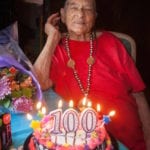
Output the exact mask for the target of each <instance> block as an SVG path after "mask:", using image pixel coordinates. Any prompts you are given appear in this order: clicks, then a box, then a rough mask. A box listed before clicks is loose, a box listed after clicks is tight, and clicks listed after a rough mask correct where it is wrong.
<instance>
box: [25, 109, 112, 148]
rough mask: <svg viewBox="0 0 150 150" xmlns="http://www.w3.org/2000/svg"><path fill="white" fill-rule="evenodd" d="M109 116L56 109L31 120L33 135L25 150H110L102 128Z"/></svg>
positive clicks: (110, 144) (90, 110) (88, 110)
mask: <svg viewBox="0 0 150 150" xmlns="http://www.w3.org/2000/svg"><path fill="white" fill-rule="evenodd" d="M109 120H110V118H109V116H108V115H107V116H105V117H103V118H99V117H98V115H97V112H96V111H95V110H94V109H92V108H86V109H84V110H83V111H82V112H80V113H79V112H77V111H76V110H75V109H73V108H69V109H67V110H65V111H64V113H62V110H61V109H56V110H54V111H52V112H50V113H49V114H48V115H45V116H44V117H43V118H42V120H41V121H37V120H32V123H31V127H32V128H33V130H34V132H33V133H32V135H31V136H30V138H29V139H28V142H27V143H25V144H24V145H25V147H26V148H25V149H26V150H27V149H29V150H52V149H53V150H55V149H56V150H64V149H67V150H74V149H75V150H77V149H78V150H95V149H97V150H102V149H103V150H112V149H114V148H113V145H112V142H111V138H110V136H109V135H108V133H107V131H106V129H105V126H104V124H105V123H108V122H109Z"/></svg>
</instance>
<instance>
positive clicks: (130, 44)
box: [110, 31, 136, 62]
mask: <svg viewBox="0 0 150 150" xmlns="http://www.w3.org/2000/svg"><path fill="white" fill-rule="evenodd" d="M110 32H111V33H112V34H113V35H115V36H116V37H118V38H119V39H120V40H121V42H122V43H123V45H124V46H125V48H126V50H127V51H128V53H129V54H130V56H131V57H132V59H133V60H134V62H136V43H135V40H134V39H133V38H132V37H131V36H129V35H128V34H125V33H120V32H114V31H110Z"/></svg>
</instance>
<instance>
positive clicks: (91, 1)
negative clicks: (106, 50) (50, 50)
mask: <svg viewBox="0 0 150 150" xmlns="http://www.w3.org/2000/svg"><path fill="white" fill-rule="evenodd" d="M61 19H62V21H63V23H65V24H66V26H67V29H68V32H70V33H72V32H73V33H75V34H77V35H80V34H86V33H89V32H90V31H91V29H92V27H93V26H94V23H95V19H96V10H95V0H67V1H66V3H65V6H64V8H62V9H61Z"/></svg>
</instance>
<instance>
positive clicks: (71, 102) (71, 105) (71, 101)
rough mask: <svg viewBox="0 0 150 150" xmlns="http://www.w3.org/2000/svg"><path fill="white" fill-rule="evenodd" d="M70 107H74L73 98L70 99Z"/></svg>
mask: <svg viewBox="0 0 150 150" xmlns="http://www.w3.org/2000/svg"><path fill="white" fill-rule="evenodd" d="M69 107H71V108H72V107H73V100H70V102H69Z"/></svg>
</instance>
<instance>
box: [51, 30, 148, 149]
mask: <svg viewBox="0 0 150 150" xmlns="http://www.w3.org/2000/svg"><path fill="white" fill-rule="evenodd" d="M63 42H64V39H63V40H62V41H61V42H60V44H59V45H58V46H57V48H56V51H55V54H54V56H53V59H52V64H51V70H50V78H51V80H52V81H53V83H54V88H55V91H56V92H57V93H58V94H59V95H60V96H62V97H63V98H64V99H65V100H70V99H73V100H74V102H75V104H76V105H77V103H78V101H79V100H81V99H82V98H83V94H82V92H81V90H80V88H79V86H78V83H77V81H76V80H75V77H74V74H73V71H72V69H70V68H68V67H67V65H66V64H67V61H68V57H67V53H66V50H65V48H64V45H63ZM89 46H90V43H89V42H88V41H84V42H83V41H74V40H69V47H70V51H71V56H72V58H73V59H74V60H75V63H76V69H77V71H78V74H79V77H80V79H81V82H82V84H83V86H84V87H85V88H86V86H87V74H88V65H87V63H86V60H87V58H88V57H89V52H90V51H89ZM93 55H94V58H95V63H94V65H93V67H92V75H91V88H90V91H89V96H88V97H89V98H90V99H91V100H92V102H93V105H94V104H95V105H96V104H97V103H100V104H101V107H102V112H103V113H104V114H108V113H109V112H110V111H111V110H112V109H113V110H115V111H116V115H115V116H114V117H113V118H112V121H111V122H110V123H109V124H108V125H107V128H108V130H109V131H110V132H111V133H112V134H113V135H114V136H115V137H116V138H117V139H118V140H119V141H121V142H122V143H123V144H125V145H126V146H127V147H128V148H129V149H133V150H145V149H146V148H145V143H144V137H143V132H142V126H141V122H140V119H139V116H138V112H137V111H138V108H137V105H136V102H135V99H134V98H133V96H132V95H131V93H132V92H139V91H142V90H144V88H145V85H144V83H143V81H142V79H141V77H140V75H139V73H138V71H137V69H136V67H135V64H134V62H133V60H132V59H131V57H130V56H129V55H128V54H127V51H126V50H125V48H124V46H123V45H122V44H121V42H120V41H119V40H118V39H117V38H116V37H114V36H113V35H112V34H110V33H108V32H103V33H102V35H100V36H99V37H98V38H96V39H95V41H94V54H93Z"/></svg>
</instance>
